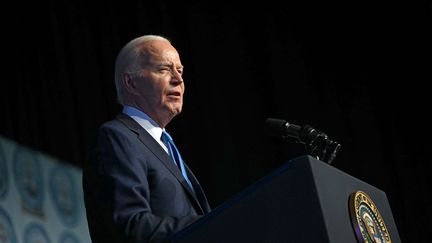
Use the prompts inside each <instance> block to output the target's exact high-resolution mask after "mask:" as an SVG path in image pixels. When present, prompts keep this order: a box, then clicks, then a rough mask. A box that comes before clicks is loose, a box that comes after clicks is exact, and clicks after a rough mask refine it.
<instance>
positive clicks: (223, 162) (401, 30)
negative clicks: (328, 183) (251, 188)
mask: <svg viewBox="0 0 432 243" xmlns="http://www.w3.org/2000/svg"><path fill="white" fill-rule="evenodd" d="M72 2H73V3H72ZM89 2H90V1H83V0H82V1H71V2H69V3H61V2H59V1H54V0H52V1H48V0H44V1H36V2H32V3H21V2H19V3H16V6H14V7H8V8H5V7H4V8H3V10H4V11H5V12H8V14H9V15H8V16H9V17H5V16H6V15H4V17H2V18H4V19H3V20H2V25H4V28H2V29H3V33H2V40H3V43H4V44H3V51H2V52H3V53H5V54H6V55H3V66H4V67H5V69H4V71H3V73H4V74H6V76H4V80H3V81H2V88H1V89H0V90H1V93H0V94H1V96H0V99H1V103H0V107H1V114H2V119H1V121H0V134H2V135H5V136H7V137H9V138H11V139H14V140H15V141H17V142H19V143H22V144H24V145H27V146H30V147H32V148H35V149H39V150H41V151H43V152H46V153H49V154H51V155H54V156H57V157H59V158H61V159H63V160H65V161H68V162H70V163H72V164H75V165H78V166H82V165H83V164H84V163H86V156H87V155H88V151H89V146H90V142H91V138H92V136H93V133H94V132H95V129H96V128H97V127H98V126H99V125H100V124H101V123H102V122H103V121H105V120H108V119H111V118H113V117H114V116H115V115H116V114H117V113H118V112H119V111H120V107H119V105H117V104H116V101H115V88H114V81H113V80H114V78H113V77H114V74H113V70H114V60H115V57H116V54H117V52H118V51H119V49H120V48H121V47H122V46H123V45H124V44H125V43H126V42H128V41H129V40H130V39H132V38H135V37H137V36H140V35H143V34H149V33H152V34H162V35H165V36H167V37H168V38H170V39H171V40H172V41H173V44H174V45H175V46H176V47H177V49H178V50H179V52H180V54H181V57H182V61H183V64H184V65H185V80H186V96H185V104H184V112H183V113H182V114H181V115H180V116H178V117H177V118H175V119H174V120H173V121H172V123H171V124H170V125H169V126H168V130H169V131H171V133H172V134H173V135H174V137H175V139H176V141H177V144H178V146H179V147H180V149H181V151H182V154H183V157H185V159H186V161H187V162H188V164H189V165H190V166H191V167H192V168H193V170H194V171H195V172H196V174H197V176H198V178H199V179H200V181H201V182H202V184H203V186H204V188H205V189H206V192H207V194H208V197H209V199H210V201H211V204H212V206H213V207H216V206H217V205H219V204H221V203H222V202H224V201H226V200H227V199H229V198H231V197H232V196H234V195H236V193H238V192H240V191H241V190H242V189H243V188H245V187H246V186H248V185H250V184H251V183H253V182H254V181H256V180H257V179H259V178H261V177H262V176H264V175H266V174H267V173H269V172H270V171H272V170H273V169H275V168H276V167H278V166H279V165H280V164H281V163H283V162H284V161H287V160H289V159H292V158H295V157H297V156H299V155H302V154H304V151H303V147H302V146H300V145H297V144H283V143H280V142H279V141H276V140H273V139H270V138H268V137H267V136H266V135H265V134H264V129H263V128H264V121H265V118H267V117H274V118H281V119H285V120H287V121H289V122H292V123H295V124H300V125H304V124H309V125H312V126H314V127H315V128H317V129H318V130H322V131H325V132H326V133H327V134H328V135H329V136H330V138H332V139H334V140H337V141H339V142H340V143H341V144H342V151H341V153H340V154H339V155H338V157H337V158H336V160H335V161H334V163H333V165H334V166H335V167H337V168H339V169H341V170H342V171H345V172H346V173H349V174H351V175H353V176H355V177H357V178H359V179H361V180H363V181H365V182H367V183H369V184H372V185H374V186H376V187H378V188H380V189H381V190H383V191H385V192H386V193H387V196H388V198H389V200H390V204H391V208H392V211H393V214H394V217H395V220H396V223H397V226H398V229H399V233H400V236H401V238H402V241H403V242H422V239H423V238H424V237H426V236H428V237H429V238H430V233H431V229H432V189H431V187H430V185H431V183H430V178H431V172H432V170H431V167H432V166H431V152H430V150H431V147H430V145H431V143H430V132H429V130H430V123H429V122H428V121H427V120H426V119H427V117H428V116H430V113H431V108H430V107H431V105H430V95H431V94H430V91H429V90H430V89H429V88H427V87H429V84H428V83H430V81H431V78H432V75H431V67H432V65H431V62H430V60H431V54H432V53H431V43H432V38H431V35H430V34H431V30H432V28H431V27H432V24H431V23H432V11H431V4H430V2H428V1H417V2H416V1H405V2H395V1H387V2H383V1H370V2H368V1H366V2H365V1H355V2H353V1H340V2H336V1H333V2H332V1H330V2H329V1H323V3H319V4H318V5H317V3H313V2H304V3H303V4H288V3H287V4H286V6H280V5H278V4H276V3H272V2H271V1H264V2H261V3H260V4H256V5H251V4H248V5H240V4H238V5H233V4H230V5H227V4H222V3H214V4H203V3H201V2H200V1H192V2H190V3H175V4H173V3H169V2H164V1H150V2H145V1H128V2H126V1H116V2H100V3H89ZM156 2H157V3H156ZM347 2H348V3H347ZM4 41H6V43H5V42H4ZM293 186H295V185H293ZM427 233H429V234H427Z"/></svg>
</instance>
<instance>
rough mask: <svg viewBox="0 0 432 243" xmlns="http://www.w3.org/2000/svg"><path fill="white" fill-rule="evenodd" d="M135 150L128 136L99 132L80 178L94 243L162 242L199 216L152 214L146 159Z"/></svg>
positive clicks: (115, 132) (112, 131) (107, 130)
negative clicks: (81, 178)
mask: <svg viewBox="0 0 432 243" xmlns="http://www.w3.org/2000/svg"><path fill="white" fill-rule="evenodd" d="M133 135H136V134H133ZM135 139H136V138H135ZM136 149H137V147H136V145H134V143H133V142H132V139H131V136H127V135H125V134H123V133H121V132H119V131H117V130H115V129H110V128H101V129H100V130H99V134H98V136H97V139H96V142H95V146H94V147H93V149H92V151H91V155H90V159H89V162H88V164H87V165H86V166H85V169H84V175H83V186H84V198H85V204H86V210H87V218H88V223H89V229H90V234H91V237H92V240H93V242H94V243H98V242H140V243H142V242H163V241H164V240H165V239H166V238H167V237H168V236H169V235H170V234H172V233H175V232H177V231H179V230H181V229H182V228H184V227H186V226H187V225H189V224H191V223H192V222H194V221H196V220H197V219H199V218H200V217H202V216H200V215H191V216H184V217H173V216H161V215H155V214H153V212H152V208H151V207H150V193H151V191H150V186H149V181H148V173H147V172H148V170H147V169H148V168H147V166H148V164H147V162H146V156H142V155H140V152H139V151H137V150H136Z"/></svg>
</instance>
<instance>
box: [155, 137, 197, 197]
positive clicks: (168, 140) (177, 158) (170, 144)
mask: <svg viewBox="0 0 432 243" xmlns="http://www.w3.org/2000/svg"><path fill="white" fill-rule="evenodd" d="M161 139H162V141H163V142H164V143H165V144H166V145H167V148H168V152H169V155H170V157H171V159H172V161H173V162H174V164H175V165H176V166H177V167H178V168H179V169H180V171H181V173H182V175H183V177H184V178H185V180H186V181H187V183H188V184H189V186H190V188H191V189H192V191H193V192H195V190H194V188H193V186H192V183H191V182H190V180H189V178H188V176H187V173H186V168H185V165H184V162H183V159H182V157H181V155H180V152H179V151H178V149H177V147H176V146H175V144H174V141H173V139H172V137H171V136H170V135H169V134H168V133H167V132H166V131H162V137H161Z"/></svg>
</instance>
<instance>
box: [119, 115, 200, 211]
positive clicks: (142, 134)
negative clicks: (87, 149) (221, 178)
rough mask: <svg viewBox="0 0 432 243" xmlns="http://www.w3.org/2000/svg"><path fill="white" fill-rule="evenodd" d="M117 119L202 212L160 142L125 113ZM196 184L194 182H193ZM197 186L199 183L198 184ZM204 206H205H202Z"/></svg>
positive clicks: (192, 193) (196, 199) (198, 201)
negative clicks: (165, 169)
mask: <svg viewBox="0 0 432 243" xmlns="http://www.w3.org/2000/svg"><path fill="white" fill-rule="evenodd" d="M117 119H118V120H119V121H120V122H122V123H123V124H124V125H125V126H126V127H128V128H129V129H130V130H132V131H133V132H135V133H137V134H138V139H139V140H140V141H141V142H142V143H143V144H144V145H145V146H147V148H149V150H150V151H151V152H152V153H153V154H154V155H155V156H156V157H157V158H158V159H159V160H160V161H161V162H162V164H163V165H164V166H165V167H166V168H167V169H168V170H169V171H170V172H171V173H172V174H173V175H174V177H175V178H176V179H177V180H178V181H179V182H180V184H181V185H182V186H183V189H184V190H186V192H187V193H188V194H189V196H190V197H191V198H192V200H191V201H192V202H193V204H194V205H195V208H197V210H198V211H200V212H201V213H202V214H204V210H203V208H202V207H201V204H200V200H198V198H197V195H195V193H194V192H192V190H191V189H190V187H189V184H188V183H187V182H186V180H185V179H184V177H183V175H182V174H181V172H180V170H179V169H178V167H177V166H175V164H174V163H173V162H172V160H171V158H170V157H169V155H168V154H167V153H166V152H165V150H164V149H163V148H162V147H161V146H160V144H159V143H158V142H157V141H156V140H154V138H153V137H152V136H151V135H150V134H149V133H148V132H147V131H146V130H145V129H144V128H142V127H141V125H139V124H138V123H137V122H136V121H135V120H134V119H132V118H131V117H129V116H127V115H125V114H119V115H118V116H117ZM187 170H188V173H189V174H192V172H191V171H190V170H189V168H187ZM193 178H194V181H195V182H196V178H195V177H193ZM195 184H196V183H195ZM198 186H199V185H198ZM199 188H200V191H201V192H202V189H201V187H200V186H199ZM203 207H205V206H203Z"/></svg>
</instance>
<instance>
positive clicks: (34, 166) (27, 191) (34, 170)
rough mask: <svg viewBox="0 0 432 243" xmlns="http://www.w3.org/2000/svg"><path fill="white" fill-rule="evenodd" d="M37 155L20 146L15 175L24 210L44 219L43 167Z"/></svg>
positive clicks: (17, 149) (15, 157)
mask: <svg viewBox="0 0 432 243" xmlns="http://www.w3.org/2000/svg"><path fill="white" fill-rule="evenodd" d="M36 155H37V154H36V153H35V152H34V151H32V150H30V149H27V148H25V147H20V146H18V147H17V148H16V151H15V156H14V164H13V173H14V178H15V184H16V187H17V189H18V192H19V195H20V196H21V201H22V206H23V209H25V210H26V211H28V212H30V213H33V214H35V215H37V216H41V217H42V216H43V211H42V209H43V207H42V206H43V202H44V186H43V178H42V166H41V164H40V162H39V160H38V159H37V156H36Z"/></svg>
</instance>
